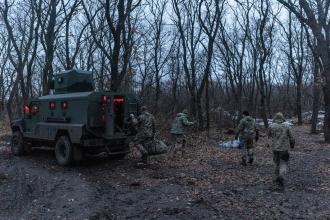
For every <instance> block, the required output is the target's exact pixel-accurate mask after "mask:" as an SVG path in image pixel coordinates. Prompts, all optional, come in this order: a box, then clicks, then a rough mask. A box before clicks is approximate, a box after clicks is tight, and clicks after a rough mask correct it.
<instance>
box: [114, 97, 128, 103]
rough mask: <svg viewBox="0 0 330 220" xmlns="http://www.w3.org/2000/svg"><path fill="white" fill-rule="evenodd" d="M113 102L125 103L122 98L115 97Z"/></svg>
mask: <svg viewBox="0 0 330 220" xmlns="http://www.w3.org/2000/svg"><path fill="white" fill-rule="evenodd" d="M113 102H125V99H124V98H122V97H115V98H114V99H113Z"/></svg>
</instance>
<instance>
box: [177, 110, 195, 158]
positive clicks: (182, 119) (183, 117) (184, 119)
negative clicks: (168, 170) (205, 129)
mask: <svg viewBox="0 0 330 220" xmlns="http://www.w3.org/2000/svg"><path fill="white" fill-rule="evenodd" d="M187 115H188V111H187V110H184V111H183V112H182V113H178V114H177V116H176V117H175V119H174V120H173V122H172V126H171V134H172V137H173V142H174V145H173V146H172V158H173V157H174V155H175V154H176V152H179V151H180V152H181V156H182V155H183V153H184V151H185V147H186V135H185V134H186V127H187V126H191V125H193V124H195V123H194V122H190V121H189V120H188V116H187Z"/></svg>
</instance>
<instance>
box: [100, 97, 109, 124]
mask: <svg viewBox="0 0 330 220" xmlns="http://www.w3.org/2000/svg"><path fill="white" fill-rule="evenodd" d="M101 100H102V107H101V117H102V121H103V122H105V105H106V104H107V100H108V97H107V96H105V95H103V96H102V97H101Z"/></svg>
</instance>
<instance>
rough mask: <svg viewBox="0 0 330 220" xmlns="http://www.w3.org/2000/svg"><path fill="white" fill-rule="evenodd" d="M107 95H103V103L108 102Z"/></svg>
mask: <svg viewBox="0 0 330 220" xmlns="http://www.w3.org/2000/svg"><path fill="white" fill-rule="evenodd" d="M107 99H108V98H107V97H106V96H105V95H103V96H102V103H103V104H105V103H107Z"/></svg>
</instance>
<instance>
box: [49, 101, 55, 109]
mask: <svg viewBox="0 0 330 220" xmlns="http://www.w3.org/2000/svg"><path fill="white" fill-rule="evenodd" d="M49 108H50V109H51V110H53V109H56V102H55V101H52V102H50V103H49Z"/></svg>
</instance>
